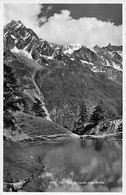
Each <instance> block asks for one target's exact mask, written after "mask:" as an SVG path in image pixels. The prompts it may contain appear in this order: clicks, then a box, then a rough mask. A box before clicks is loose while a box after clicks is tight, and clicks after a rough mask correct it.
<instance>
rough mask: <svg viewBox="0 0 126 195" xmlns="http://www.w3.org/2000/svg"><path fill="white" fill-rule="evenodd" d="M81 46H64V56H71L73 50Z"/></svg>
mask: <svg viewBox="0 0 126 195" xmlns="http://www.w3.org/2000/svg"><path fill="white" fill-rule="evenodd" d="M82 46H83V45H82V44H70V45H66V46H65V47H64V48H66V50H64V51H63V52H64V54H72V53H73V52H74V51H75V50H78V49H80V48H81V47H82Z"/></svg>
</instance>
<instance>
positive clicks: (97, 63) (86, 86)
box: [4, 20, 122, 130]
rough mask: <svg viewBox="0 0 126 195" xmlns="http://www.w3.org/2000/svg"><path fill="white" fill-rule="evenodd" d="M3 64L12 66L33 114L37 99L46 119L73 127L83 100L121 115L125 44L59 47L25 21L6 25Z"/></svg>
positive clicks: (110, 115) (113, 115)
mask: <svg viewBox="0 0 126 195" xmlns="http://www.w3.org/2000/svg"><path fill="white" fill-rule="evenodd" d="M4 62H5V63H6V64H8V66H10V67H11V68H12V72H13V74H14V76H15V78H16V80H17V83H18V86H19V89H20V92H21V93H22V95H23V101H24V102H25V103H24V104H22V105H20V109H21V111H23V112H26V110H27V113H28V114H31V115H35V113H34V112H33V111H31V109H32V106H33V103H34V102H35V99H36V98H37V99H38V100H39V101H40V102H41V104H42V108H43V109H44V110H45V113H46V118H47V119H48V120H50V121H51V120H52V121H54V122H56V123H58V124H59V125H61V126H64V127H67V128H68V129H69V130H72V128H73V126H74V122H75V121H76V120H77V119H78V116H79V110H80V107H81V104H82V103H85V104H86V106H87V108H88V114H89V115H90V113H91V112H92V110H93V109H94V107H95V106H96V105H97V104H101V102H102V106H103V107H104V109H105V112H106V118H107V119H116V118H120V117H121V116H122V46H112V45H111V44H109V45H108V46H106V47H102V48H101V47H99V46H97V45H96V46H95V47H94V48H92V49H89V48H87V47H86V46H85V45H82V44H70V45H57V44H54V43H50V42H48V41H46V40H44V39H40V38H39V37H38V36H37V35H36V34H35V33H34V31H33V30H31V29H29V28H26V27H25V26H24V25H23V24H22V23H21V21H18V22H17V21H13V20H12V21H11V22H10V23H9V24H7V25H6V26H5V27H4Z"/></svg>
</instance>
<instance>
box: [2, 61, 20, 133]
mask: <svg viewBox="0 0 126 195" xmlns="http://www.w3.org/2000/svg"><path fill="white" fill-rule="evenodd" d="M21 99H22V95H21V93H20V92H19V86H18V84H17V80H16V78H15V77H14V73H13V71H12V68H11V67H10V66H9V65H7V64H4V127H5V128H8V127H11V128H12V129H15V118H14V117H13V112H16V111H17V110H20V108H19V104H20V102H21Z"/></svg>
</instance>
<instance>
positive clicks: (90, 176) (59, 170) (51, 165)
mask: <svg viewBox="0 0 126 195" xmlns="http://www.w3.org/2000/svg"><path fill="white" fill-rule="evenodd" d="M30 151H32V152H31V153H30ZM27 152H28V150H27ZM29 155H30V156H31V157H32V158H36V159H38V161H39V162H40V164H41V166H42V167H43V168H42V171H41V173H40V174H39V175H38V181H39V184H40V186H39V188H40V189H39V190H40V191H47V192H48V191H51V192H53V191H55V192H75V191H76V192H77V191H79V192H87V191H88V192H97V191H100V192H102V191H103V192H107V191H111V192H115V191H117V192H118V191H121V190H122V147H121V145H120V144H118V143H117V142H115V141H112V140H110V141H103V140H101V139H86V140H82V139H77V140H73V141H69V142H66V143H42V144H39V145H38V144H36V145H34V144H33V145H31V146H30V150H29Z"/></svg>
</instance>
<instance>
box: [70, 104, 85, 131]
mask: <svg viewBox="0 0 126 195" xmlns="http://www.w3.org/2000/svg"><path fill="white" fill-rule="evenodd" d="M87 113H88V112H87V107H86V104H85V103H82V104H81V105H80V114H79V119H78V121H77V122H75V123H74V129H73V132H74V133H76V134H78V135H82V134H84V125H85V123H86V122H87V118H88V114H87Z"/></svg>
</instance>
